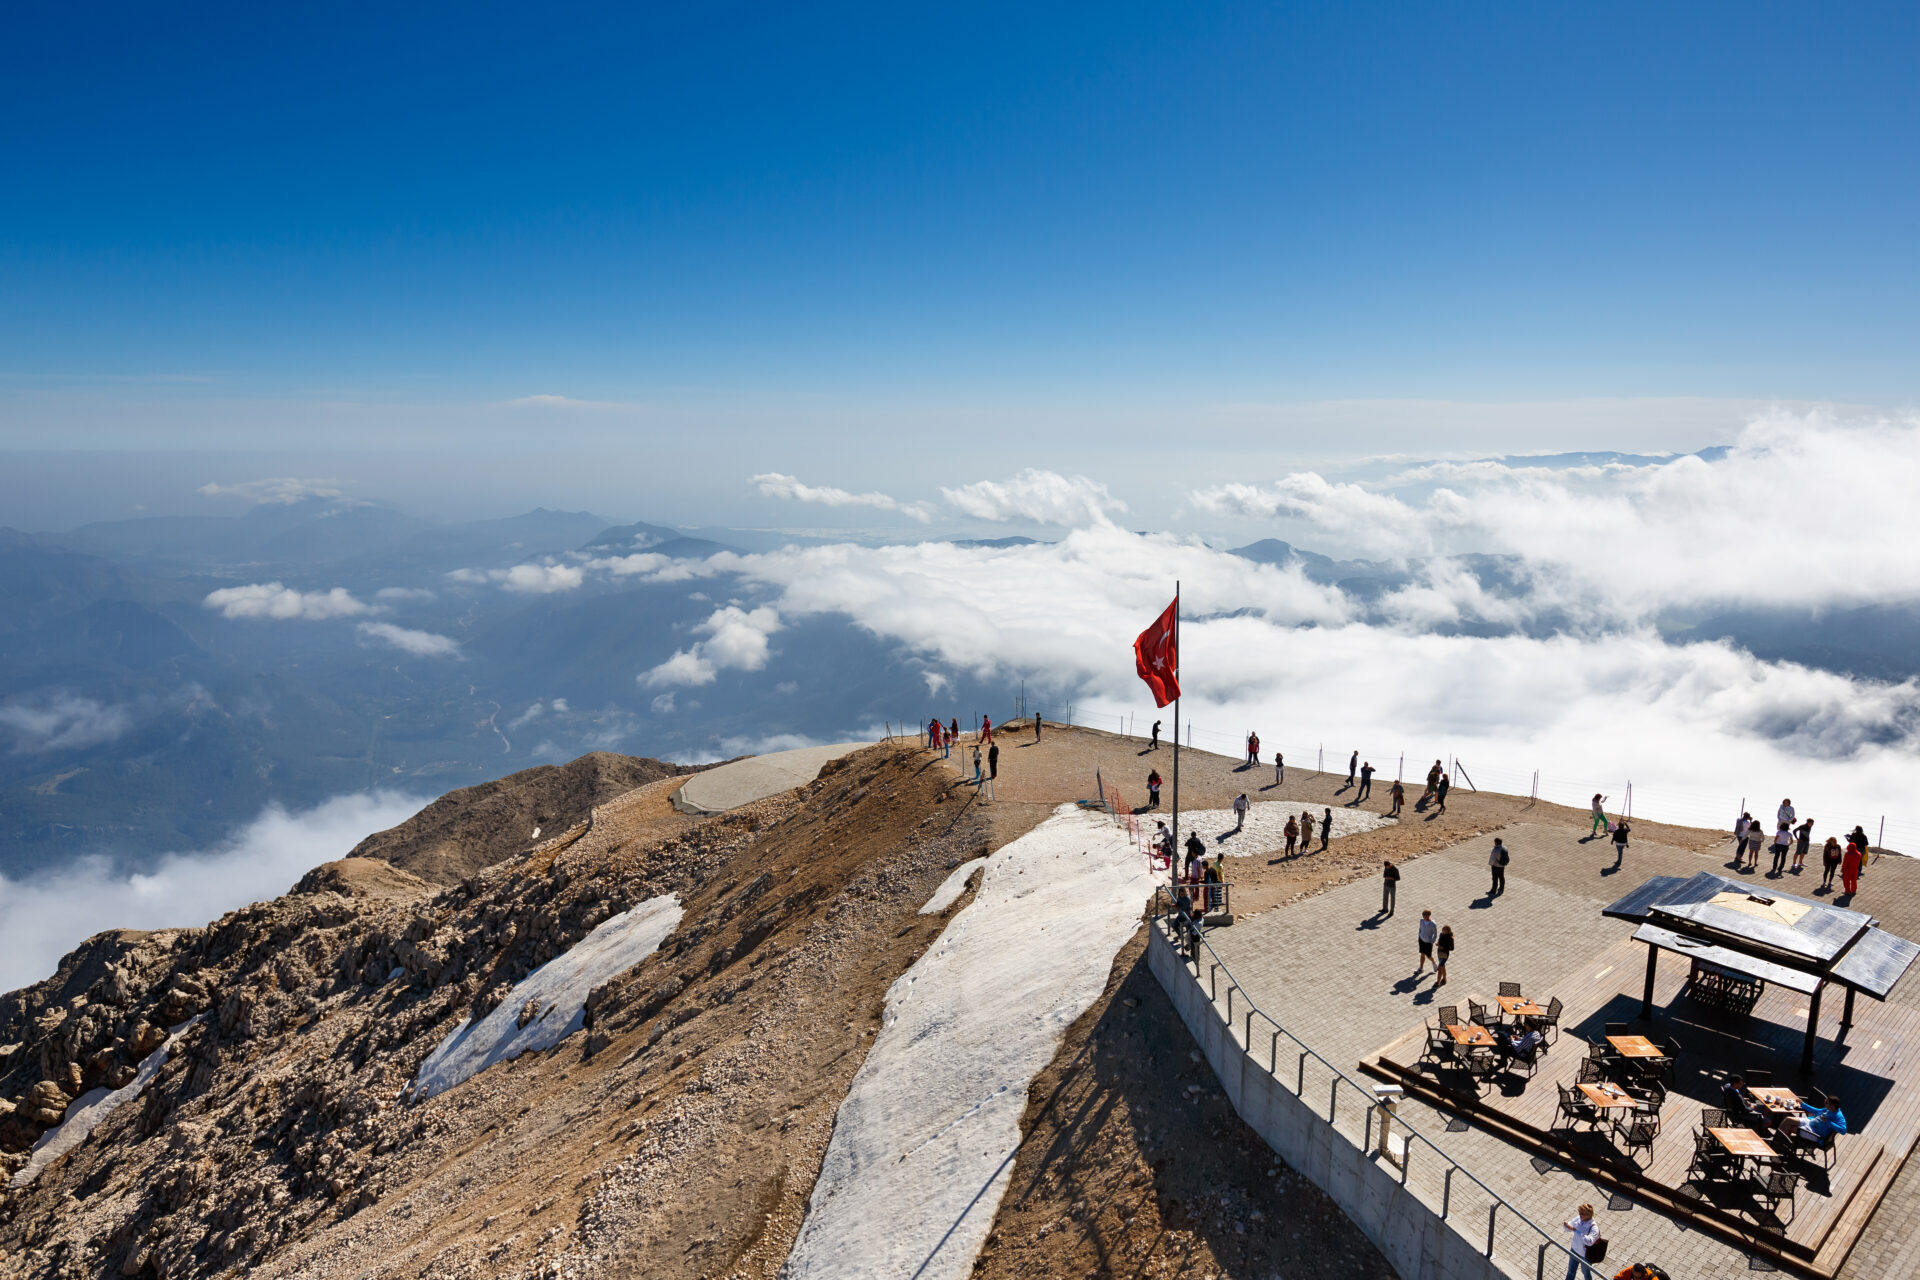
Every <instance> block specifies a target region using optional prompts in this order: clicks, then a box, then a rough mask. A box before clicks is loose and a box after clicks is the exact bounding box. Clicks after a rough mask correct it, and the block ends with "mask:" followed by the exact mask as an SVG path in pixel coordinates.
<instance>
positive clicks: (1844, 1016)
mask: <svg viewBox="0 0 1920 1280" xmlns="http://www.w3.org/2000/svg"><path fill="white" fill-rule="evenodd" d="M1852 1029H1853V988H1852V987H1848V988H1847V1003H1846V1005H1845V1007H1843V1008H1842V1009H1841V1010H1840V1030H1841V1032H1842V1034H1844V1033H1846V1032H1847V1031H1850V1030H1852Z"/></svg>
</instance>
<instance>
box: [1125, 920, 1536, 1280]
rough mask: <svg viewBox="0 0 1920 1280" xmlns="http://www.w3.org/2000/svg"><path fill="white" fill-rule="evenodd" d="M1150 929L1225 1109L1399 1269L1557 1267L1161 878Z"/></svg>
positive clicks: (1475, 1180) (1382, 1089)
mask: <svg viewBox="0 0 1920 1280" xmlns="http://www.w3.org/2000/svg"><path fill="white" fill-rule="evenodd" d="M1149 928H1150V930H1151V937H1150V939H1149V960H1150V963H1151V965H1152V967H1153V970H1154V973H1155V976H1156V977H1158V978H1159V979H1160V981H1161V983H1162V985H1163V986H1166V987H1168V994H1169V996H1170V997H1172V998H1173V1001H1174V1004H1175V1006H1176V1008H1178V1009H1180V1011H1181V1015H1182V1018H1183V1020H1184V1021H1186V1022H1187V1024H1188V1029H1189V1030H1190V1031H1192V1032H1193V1034H1194V1038H1195V1041H1196V1043H1198V1044H1199V1045H1200V1046H1201V1048H1202V1049H1203V1050H1205V1051H1206V1053H1207V1056H1208V1057H1209V1058H1210V1059H1211V1060H1212V1063H1213V1067H1214V1070H1215V1073H1216V1074H1217V1075H1218V1076H1219V1077H1220V1081H1221V1084H1222V1086H1223V1087H1224V1088H1225V1089H1226V1090H1227V1093H1228V1096H1229V1098H1230V1099H1231V1100H1232V1102H1233V1104H1234V1108H1235V1110H1236V1111H1238V1112H1239V1113H1240V1115H1241V1116H1242V1118H1244V1119H1245V1120H1247V1122H1248V1123H1249V1124H1250V1125H1252V1126H1253V1127H1254V1129H1255V1130H1256V1131H1258V1132H1259V1133H1260V1134H1261V1136H1262V1137H1263V1138H1264V1139H1266V1141H1267V1142H1268V1144H1269V1145H1270V1146H1272V1147H1273V1148H1274V1149H1275V1151H1277V1152H1278V1153H1279V1154H1280V1155H1281V1156H1282V1157H1283V1158H1285V1159H1286V1160H1287V1161H1288V1163H1289V1164H1290V1165H1292V1166H1293V1167H1294V1168H1295V1169H1297V1170H1298V1171H1299V1172H1301V1173H1302V1174H1303V1175H1305V1176H1306V1177H1308V1178H1309V1179H1311V1180H1312V1181H1314V1182H1315V1183H1316V1185H1319V1186H1320V1187H1321V1189H1322V1190H1324V1191H1326V1192H1327V1193H1328V1194H1329V1195H1330V1196H1332V1197H1333V1198H1334V1200H1335V1201H1336V1202H1337V1203H1339V1204H1340V1206H1341V1208H1342V1209H1343V1210H1345V1211H1346V1213H1347V1214H1348V1216H1349V1217H1351V1218H1353V1220H1354V1221H1355V1223H1356V1224H1357V1225H1358V1226H1359V1227H1360V1228H1361V1229H1362V1230H1363V1231H1364V1232H1366V1234H1367V1235H1368V1237H1369V1239H1371V1240H1372V1241H1373V1242H1374V1244H1375V1245H1376V1246H1377V1247H1379V1248H1380V1250H1381V1252H1382V1253H1383V1254H1385V1255H1386V1257H1387V1259H1388V1261H1389V1262H1391V1263H1393V1265H1394V1267H1395V1269H1396V1270H1397V1271H1399V1273H1400V1274H1401V1275H1403V1276H1407V1277H1409V1278H1410V1280H1411V1278H1422V1280H1456V1278H1458V1277H1477V1276H1495V1275H1502V1276H1532V1277H1534V1278H1535V1280H1545V1277H1547V1276H1548V1275H1550V1274H1551V1275H1555V1276H1557V1275H1559V1274H1560V1273H1561V1272H1562V1271H1563V1270H1564V1269H1565V1268H1566V1266H1567V1260H1568V1257H1569V1255H1568V1252H1567V1249H1566V1246H1565V1245H1563V1244H1561V1243H1560V1239H1559V1237H1560V1235H1561V1234H1562V1233H1560V1232H1558V1231H1552V1232H1550V1231H1548V1230H1547V1229H1546V1228H1544V1227H1542V1226H1541V1225H1540V1224H1539V1223H1536V1222H1535V1221H1534V1220H1533V1219H1532V1218H1530V1217H1528V1216H1527V1214H1526V1213H1525V1212H1523V1211H1522V1210H1521V1209H1519V1208H1517V1207H1516V1206H1515V1205H1514V1204H1513V1203H1512V1202H1510V1201H1509V1200H1507V1199H1506V1198H1505V1197H1504V1196H1502V1195H1501V1194H1500V1193H1499V1192H1497V1191H1495V1190H1494V1189H1493V1188H1492V1187H1490V1186H1488V1185H1487V1184H1486V1183H1485V1182H1484V1181H1482V1180H1481V1179H1480V1178H1479V1177H1477V1176H1475V1175H1474V1174H1473V1172H1472V1171H1471V1170H1469V1169H1468V1168H1467V1167H1466V1166H1464V1165H1462V1164H1461V1163H1460V1162H1459V1161H1458V1160H1456V1159H1454V1158H1453V1157H1452V1156H1450V1155H1448V1154H1447V1152H1445V1151H1444V1150H1442V1149H1441V1148H1440V1147H1439V1146H1437V1145H1435V1143H1434V1142H1433V1141H1432V1140H1431V1139H1430V1138H1428V1137H1427V1136H1426V1135H1425V1134H1423V1133H1421V1132H1420V1131H1419V1130H1418V1129H1417V1128H1415V1127H1414V1126H1413V1125H1411V1124H1409V1123H1408V1122H1407V1121H1406V1120H1405V1119H1404V1118H1402V1117H1401V1116H1399V1115H1398V1114H1397V1102H1396V1099H1397V1098H1398V1097H1399V1090H1398V1089H1396V1088H1394V1087H1393V1086H1380V1085H1371V1084H1367V1083H1363V1082H1362V1081H1360V1080H1357V1079H1355V1078H1354V1077H1353V1076H1351V1075H1349V1074H1348V1073H1347V1072H1345V1071H1343V1070H1341V1069H1340V1068H1339V1067H1337V1066H1335V1065H1334V1064H1333V1063H1332V1062H1331V1061H1329V1060H1328V1059H1326V1058H1325V1057H1323V1056H1322V1055H1321V1054H1319V1053H1318V1052H1316V1051H1315V1050H1314V1048H1313V1047H1312V1046H1311V1045H1309V1044H1308V1043H1307V1042H1306V1041H1305V1040H1303V1039H1302V1038H1301V1037H1300V1036H1299V1035H1297V1034H1296V1033H1294V1032H1293V1031H1290V1030H1288V1029H1287V1028H1286V1027H1285V1026H1283V1025H1282V1024H1281V1023H1280V1022H1279V1021H1278V1020H1276V1019H1275V1018H1273V1017H1272V1016H1270V1015H1269V1014H1267V1013H1266V1012H1265V1011H1264V1010H1262V1009H1261V1008H1260V1007H1259V1006H1258V1005H1256V1004H1255V1003H1254V1002H1253V1000H1252V999H1251V997H1249V996H1248V994H1247V991H1246V988H1245V987H1243V986H1242V985H1241V984H1240V982H1239V981H1238V980H1237V979H1236V978H1235V977H1234V975H1233V972H1232V970H1231V969H1229V968H1228V967H1227V965H1226V963H1225V962H1224V961H1222V960H1221V959H1220V957H1219V955H1218V954H1217V953H1216V952H1215V951H1214V949H1213V946H1212V944H1211V943H1209V942H1208V941H1207V930H1206V928H1205V927H1204V926H1196V925H1194V924H1193V923H1192V922H1191V921H1190V920H1189V919H1187V918H1186V917H1184V916H1182V915H1180V914H1179V913H1177V912H1176V911H1175V910H1174V908H1173V900H1172V899H1171V898H1170V897H1169V896H1168V893H1167V891H1166V890H1165V889H1161V890H1159V891H1158V892H1157V894H1156V901H1155V910H1154V912H1153V918H1152V920H1151V921H1150V922H1149ZM1196 1016H1197V1017H1198V1018H1200V1019H1202V1021H1200V1022H1198V1023H1196ZM1283 1050H1284V1051H1285V1053H1286V1057H1284V1058H1283V1057H1281V1056H1280V1055H1281V1053H1282V1051H1283ZM1550 1268H1551V1269H1550Z"/></svg>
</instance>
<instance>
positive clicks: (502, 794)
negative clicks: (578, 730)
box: [348, 751, 708, 885]
mask: <svg viewBox="0 0 1920 1280" xmlns="http://www.w3.org/2000/svg"><path fill="white" fill-rule="evenodd" d="M707 767H708V766H705V765H684V764H669V763H667V762H666V761H664V760H653V759H649V758H646V757H642V756H622V755H615V754H614V753H613V752H611V751H593V752H589V753H588V754H586V755H584V756H581V757H580V758H579V759H578V760H575V761H573V762H572V763H571V764H564V765H551V764H543V765H540V766H539V767H538V768H533V769H522V770H521V771H520V772H519V773H513V774H508V775H507V776H506V777H504V778H499V779H496V780H495V781H493V782H483V783H481V784H480V785H478V786H473V787H462V788H460V789H459V790H458V791H449V792H448V793H447V794H446V795H444V796H441V797H440V798H439V799H438V800H435V801H434V802H433V803H432V804H430V805H428V806H427V807H426V808H424V809H422V810H421V811H420V812H418V813H416V814H414V815H413V816H412V817H411V818H408V819H407V820H406V821H405V822H403V823H401V824H400V825H399V826H397V827H390V828H388V829H387V830H385V831H376V832H374V833H373V834H372V835H370V836H368V837H367V838H366V839H365V840H362V841H361V842H360V843H359V844H357V845H355V846H354V848H353V852H352V853H351V854H349V855H348V856H349V857H354V858H378V859H379V860H380V861H382V862H388V863H391V864H393V865H394V866H396V867H399V868H401V869H403V870H406V871H411V872H412V873H413V874H415V875H417V876H419V877H421V878H422V879H424V880H427V881H430V882H431V883H433V884H437V885H450V884H454V883H456V882H458V881H459V880H460V879H461V878H462V877H465V876H470V875H472V874H474V873H475V872H476V871H479V870H480V869H481V868H483V867H490V866H492V865H493V864H494V863H496V862H498V861H500V859H502V858H506V857H510V856H512V855H513V854H516V853H519V852H521V851H523V850H525V849H528V848H530V847H532V846H533V845H534V844H535V843H537V842H538V841H539V840H540V839H541V838H543V837H550V836H555V835H558V834H560V833H561V832H562V831H565V830H567V829H568V828H570V827H574V826H577V825H578V824H580V823H583V822H585V821H586V820H587V815H588V814H590V813H591V812H592V811H593V807H594V806H595V805H598V804H605V803H606V802H607V801H609V800H611V799H613V798H614V797H615V796H619V795H624V794H625V793H627V792H629V791H632V790H633V789H634V788H635V787H642V786H645V785H646V784H647V783H649V782H657V781H659V780H660V779H662V778H678V777H684V776H685V775H687V774H689V773H698V772H699V771H700V770H701V769H703V768H707Z"/></svg>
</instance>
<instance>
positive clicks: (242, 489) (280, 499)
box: [200, 476, 341, 506]
mask: <svg viewBox="0 0 1920 1280" xmlns="http://www.w3.org/2000/svg"><path fill="white" fill-rule="evenodd" d="M200 492H201V493H203V494H205V495H206V496H207V497H209V498H244V499H246V500H247V501H249V502H255V503H270V504H277V505H283V506H284V505H289V504H292V503H295V502H304V501H305V500H306V499H308V498H338V497H340V496H341V493H340V490H339V488H338V487H337V486H336V484H335V482H334V481H332V480H301V479H298V478H296V477H293V476H273V477H270V478H268V479H265V480H247V481H243V482H241V483H240V484H214V483H212V482H208V483H207V484H203V485H201V486H200Z"/></svg>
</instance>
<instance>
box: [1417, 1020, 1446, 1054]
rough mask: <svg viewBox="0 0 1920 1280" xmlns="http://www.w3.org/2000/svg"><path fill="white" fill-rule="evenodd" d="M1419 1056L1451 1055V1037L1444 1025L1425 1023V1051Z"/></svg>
mask: <svg viewBox="0 0 1920 1280" xmlns="http://www.w3.org/2000/svg"><path fill="white" fill-rule="evenodd" d="M1420 1056H1421V1057H1423V1058H1425V1057H1432V1058H1451V1057H1452V1056H1453V1037H1452V1036H1450V1035H1448V1034H1447V1029H1446V1028H1445V1027H1436V1026H1434V1025H1433V1024H1432V1023H1431V1022H1429V1023H1428V1024H1427V1051H1426V1052H1425V1053H1423V1054H1421V1055H1420Z"/></svg>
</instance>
